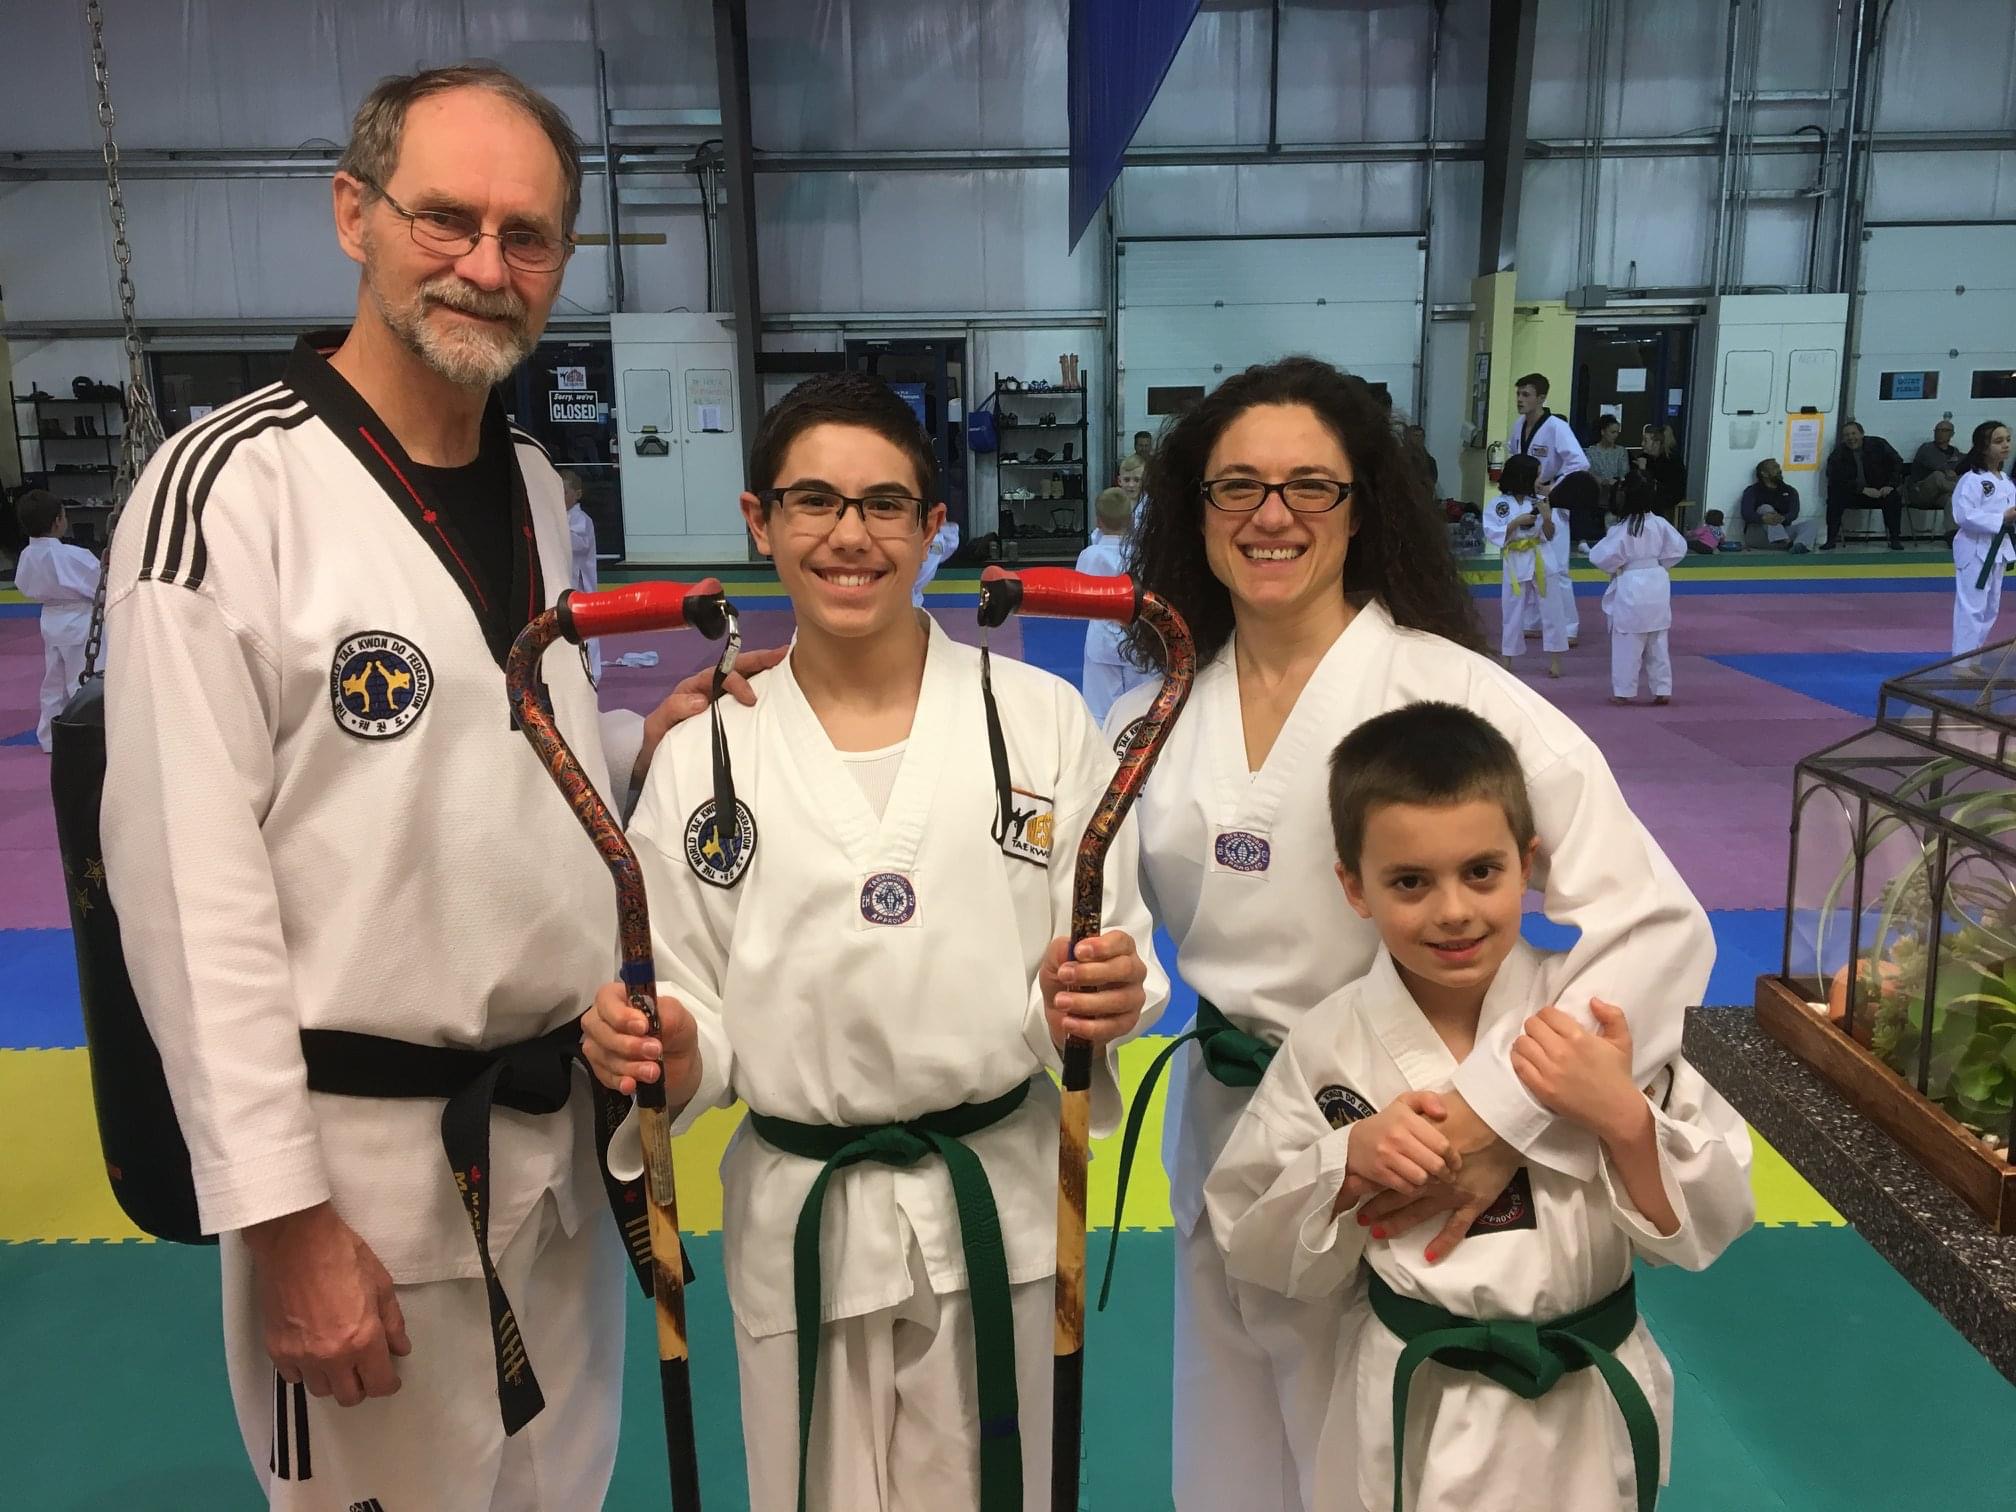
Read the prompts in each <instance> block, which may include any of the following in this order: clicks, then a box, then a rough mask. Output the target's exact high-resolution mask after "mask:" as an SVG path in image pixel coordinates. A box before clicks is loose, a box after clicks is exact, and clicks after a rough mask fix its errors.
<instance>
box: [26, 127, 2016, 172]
mask: <svg viewBox="0 0 2016 1512" xmlns="http://www.w3.org/2000/svg"><path fill="white" fill-rule="evenodd" d="M693 145H694V144H693V143H690V142H686V143H658V144H653V143H641V142H640V143H629V142H618V143H616V144H614V147H613V151H614V153H615V156H616V171H617V173H618V175H619V176H628V175H630V174H633V173H682V172H685V171H686V165H687V164H688V163H689V162H690V161H691V160H692V156H693ZM1592 145H1593V146H1595V147H1596V148H1597V150H1598V153H1599V155H1600V156H1602V157H1604V158H1655V157H1659V158H1683V157H1715V156H1717V155H1719V154H1720V152H1721V150H1722V139H1721V137H1720V135H1719V134H1718V133H1717V132H1716V131H1715V130H1714V128H1708V129H1707V132H1706V134H1705V135H1699V136H1658V137H1605V138H1603V140H1602V141H1601V142H1598V143H1594V144H1592V143H1590V142H1589V141H1588V140H1587V139H1585V138H1582V137H1546V138H1540V139H1529V140H1528V141H1527V143H1526V158H1527V160H1528V161H1532V160H1534V159H1541V160H1545V159H1549V158H1574V157H1582V156H1585V155H1586V154H1587V153H1588V152H1589V150H1590V148H1591V146H1592ZM1859 145H1860V146H1861V147H1862V148H1863V149H1864V150H1874V151H1876V152H1934V153H1946V152H2006V151H2008V150H2009V133H2008V132H2006V131H1886V132H1880V133H1878V134H1877V135H1876V136H1875V137H1874V138H1873V139H1871V138H1869V137H1867V136H1866V135H1865V136H1864V137H1863V138H1862V140H1861V142H1860V144H1859ZM1749 147H1750V150H1751V151H1752V152H1756V153H1767V154H1773V155H1786V156H1813V155H1816V154H1817V153H1818V151H1819V148H1818V146H1817V145H1816V144H1815V141H1814V139H1813V137H1812V136H1811V135H1810V134H1808V135H1801V134H1799V133H1797V132H1790V133H1786V134H1784V135H1779V136H1759V137H1752V138H1751V139H1750V143H1749ZM1431 150H1432V152H1433V155H1434V158H1435V160H1436V161H1437V162H1438V163H1465V162H1469V163H1474V162H1480V161H1482V159H1483V156H1484V143H1483V142H1482V141H1479V140H1476V139H1474V138H1469V139H1453V140H1449V141H1438V142H1434V143H1429V142H1303V143H1295V142H1286V143H1283V144H1282V145H1281V147H1280V148H1279V149H1278V150H1276V151H1273V152H1269V151H1268V150H1267V149H1266V148H1265V147H1263V146H1224V147H1214V146H1201V147H1137V148H1133V149H1131V150H1130V151H1129V152H1128V154H1127V166H1128V167H1129V168H1197V167H1211V166H1215V165H1225V166H1234V167H1244V166H1249V165H1258V164H1269V163H1418V162H1425V161H1426V160H1427V159H1428V157H1429V155H1430V152H1431ZM338 156H339V154H338V153H337V152H335V151H333V150H329V149H325V148H319V147H308V148H300V149H298V150H297V149H288V148H279V149H271V148H234V149H224V148H216V149H212V148H195V147H191V148H173V149H161V148H127V149H125V150H123V151H121V152H120V154H119V171H120V174H121V176H122V177H125V178H128V179H234V178H269V179H271V178H314V179H319V178H327V177H328V176H329V175H330V174H332V173H334V172H335V171H336V159H337V157H338ZM604 161H605V159H604V158H603V155H602V153H601V152H600V151H599V150H596V151H590V152H587V153H585V154H583V156H582V166H583V167H584V168H585V169H586V170H587V171H588V172H590V173H600V172H602V169H603V164H604ZM750 166H751V168H752V169H753V171H754V172H756V173H903V172H915V173H956V172H960V171H964V170H969V169H989V168H1057V169H1062V168H1066V167H1068V166H1069V155H1068V154H1067V153H1066V152H1065V150H1064V149H1063V148H1061V147H1060V148H1054V149H1053V148H975V149H954V150H948V151H923V152H902V151H876V152H769V153H758V154H757V155H756V157H755V158H754V160H753V162H752V163H751V165H750ZM104 177H105V159H104V157H103V155H102V154H100V153H97V152H68V151H64V152H55V151H50V152H43V151H19V152H9V151H5V150H0V180H15V181H23V180H25V181H45V180H46V181H52V182H53V181H65V180H77V181H90V182H96V181H98V180H101V179H103V178H104Z"/></svg>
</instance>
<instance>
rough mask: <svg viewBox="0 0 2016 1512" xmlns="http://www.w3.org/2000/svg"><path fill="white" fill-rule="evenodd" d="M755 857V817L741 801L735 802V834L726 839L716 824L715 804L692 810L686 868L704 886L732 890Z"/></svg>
mask: <svg viewBox="0 0 2016 1512" xmlns="http://www.w3.org/2000/svg"><path fill="white" fill-rule="evenodd" d="M755 854H756V816H755V815H754V814H752V813H750V812H749V805H748V804H746V803H744V802H743V801H742V800H741V799H740V798H737V799H736V800H735V832H734V833H733V834H732V835H728V836H726V837H725V838H724V837H723V836H722V835H721V833H720V831H719V829H718V827H717V826H716V825H715V823H714V800H713V799H712V798H709V799H708V800H707V801H706V802H705V803H703V804H701V805H700V807H698V808H696V809H695V810H693V814H692V817H690V818H689V819H687V821H686V864H687V865H688V866H690V867H692V868H693V875H694V876H696V877H698V878H699V879H700V880H701V881H702V882H709V883H712V884H713V885H714V886H716V887H733V886H734V885H735V884H736V883H737V882H740V881H741V880H742V873H744V872H745V871H747V870H749V862H750V859H751V858H752V857H754V856H755Z"/></svg>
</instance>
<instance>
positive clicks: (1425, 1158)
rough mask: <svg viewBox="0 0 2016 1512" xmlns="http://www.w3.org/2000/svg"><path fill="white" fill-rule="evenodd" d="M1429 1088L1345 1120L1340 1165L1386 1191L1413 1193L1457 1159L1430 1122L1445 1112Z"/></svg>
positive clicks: (1445, 1137)
mask: <svg viewBox="0 0 2016 1512" xmlns="http://www.w3.org/2000/svg"><path fill="white" fill-rule="evenodd" d="M1445 1116H1446V1115H1445V1110H1444V1108H1443V1106H1442V1099H1441V1098H1440V1097H1438V1096H1436V1095H1435V1094H1434V1093H1433V1092H1408V1093H1405V1094H1403V1095H1402V1096H1401V1097H1400V1098H1399V1099H1398V1100H1397V1101H1395V1102H1394V1103H1393V1104H1392V1105H1391V1106H1390V1107H1388V1108H1385V1109H1383V1110H1382V1111H1380V1112H1378V1113H1374V1114H1372V1115H1371V1116H1370V1117H1369V1118H1361V1119H1359V1120H1358V1122H1357V1123H1355V1124H1353V1125H1352V1126H1351V1138H1350V1140H1349V1141H1348V1143H1347V1144H1346V1147H1345V1158H1344V1169H1345V1171H1346V1172H1347V1173H1348V1174H1350V1175H1353V1176H1357V1177H1359V1178H1361V1179H1362V1180H1364V1181H1365V1182H1367V1183H1369V1184H1371V1185H1373V1186H1377V1187H1383V1188H1384V1189H1385V1190H1387V1191H1389V1192H1399V1193H1402V1194H1404V1195H1407V1196H1410V1197H1411V1196H1413V1195H1414V1194H1415V1193H1417V1192H1419V1191H1420V1190H1421V1188H1422V1187H1423V1186H1424V1185H1425V1184H1426V1183H1427V1182H1428V1181H1430V1180H1431V1179H1432V1178H1434V1177H1437V1176H1442V1175H1446V1174H1448V1173H1450V1172H1453V1171H1454V1170H1456V1168H1457V1167H1458V1166H1460V1165H1462V1163H1463V1158H1462V1157H1461V1156H1460V1155H1458V1154H1457V1153H1456V1147H1455V1146H1454V1145H1452V1144H1451V1143H1450V1142H1449V1136H1448V1135H1446V1134H1444V1133H1443V1132H1442V1131H1441V1130H1440V1129H1438V1128H1436V1127H1435V1126H1436V1125H1437V1124H1439V1123H1440V1122H1442V1120H1443V1118H1444V1117H1445Z"/></svg>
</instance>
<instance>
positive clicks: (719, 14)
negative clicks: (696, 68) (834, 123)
mask: <svg viewBox="0 0 2016 1512" xmlns="http://www.w3.org/2000/svg"><path fill="white" fill-rule="evenodd" d="M714 73H715V79H716V84H717V87H718V89H719V91H720V93H719V94H718V96H717V98H718V99H719V100H720V101H721V162H722V167H721V184H722V190H723V195H722V199H723V201H724V203H723V204H722V206H721V210H720V224H721V226H722V228H723V229H724V230H725V231H726V232H727V233H728V238H727V239H728V256H727V265H728V291H729V300H730V303H731V307H732V308H733V309H734V311H735V368H736V375H737V377H738V379H739V380H740V385H741V387H740V392H741V395H742V414H743V421H742V423H741V424H738V425H737V426H736V427H735V429H736V432H737V434H738V436H739V438H740V440H741V443H742V460H743V461H744V462H747V461H748V460H749V441H750V438H751V436H752V435H753V433H754V432H755V429H756V427H755V426H754V425H753V424H750V423H749V420H748V417H749V416H751V415H754V414H758V413H760V412H761V411H762V408H763V389H762V385H761V384H760V383H759V381H758V380H757V377H756V348H757V347H758V346H759V345H761V332H762V329H763V290H762V284H761V282H760V281H759V279H758V276H757V267H756V179H755V167H754V164H753V161H752V160H753V158H754V157H755V148H754V146H753V145H752V144H751V141H750V135H749V7H748V0H714ZM702 213H703V214H704V213H705V212H704V211H703V212H702Z"/></svg>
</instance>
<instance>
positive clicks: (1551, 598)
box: [1508, 566, 1582, 654]
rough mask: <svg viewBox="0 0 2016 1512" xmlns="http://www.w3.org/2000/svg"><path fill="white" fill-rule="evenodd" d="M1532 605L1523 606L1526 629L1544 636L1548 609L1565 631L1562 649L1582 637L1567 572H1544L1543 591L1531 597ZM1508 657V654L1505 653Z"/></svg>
mask: <svg viewBox="0 0 2016 1512" xmlns="http://www.w3.org/2000/svg"><path fill="white" fill-rule="evenodd" d="M1532 597H1533V602H1532V603H1531V604H1528V605H1527V606H1526V607H1525V615H1526V629H1527V630H1528V631H1529V632H1530V631H1534V630H1538V631H1539V632H1540V633H1541V634H1542V635H1543V636H1544V635H1545V634H1546V633H1547V626H1546V613H1545V611H1546V610H1547V609H1548V608H1549V607H1550V606H1551V607H1552V609H1553V611H1554V617H1555V618H1556V619H1558V620H1559V621H1560V622H1561V626H1562V628H1563V630H1564V631H1565V632H1566V636H1565V640H1564V642H1563V649H1564V650H1565V649H1566V648H1567V647H1568V646H1572V645H1574V644H1575V642H1576V641H1578V640H1580V639H1581V638H1582V612H1581V610H1580V609H1578V608H1577V607H1576V605H1575V583H1574V580H1573V579H1572V578H1570V577H1569V576H1568V569H1567V568H1566V567H1562V568H1560V569H1558V570H1557V569H1555V568H1553V567H1551V566H1550V567H1549V568H1548V569H1547V592H1546V593H1545V594H1534V595H1533V596H1532ZM1508 654H1509V653H1508Z"/></svg>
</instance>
